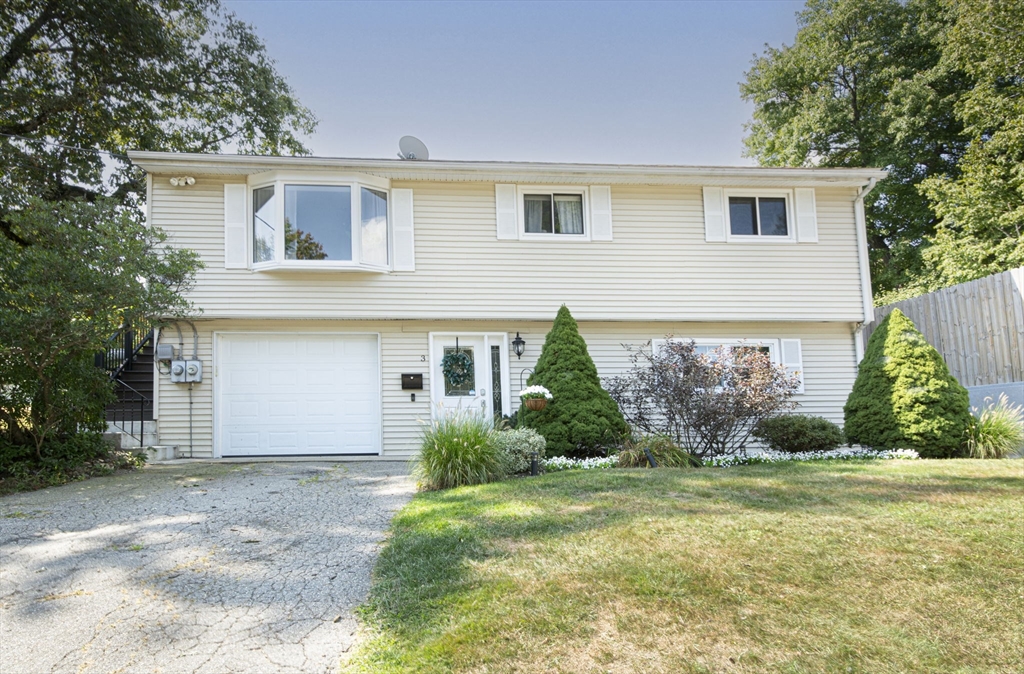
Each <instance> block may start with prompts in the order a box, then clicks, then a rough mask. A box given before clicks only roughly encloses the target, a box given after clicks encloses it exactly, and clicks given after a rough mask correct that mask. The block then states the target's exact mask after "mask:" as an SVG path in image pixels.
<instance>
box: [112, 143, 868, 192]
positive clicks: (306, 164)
mask: <svg viewBox="0 0 1024 674" xmlns="http://www.w3.org/2000/svg"><path fill="white" fill-rule="evenodd" d="M128 156H129V158H130V159H131V160H132V162H133V163H135V164H136V165H137V166H140V167H141V168H143V169H144V170H146V171H148V172H150V173H163V172H177V171H182V170H191V171H194V172H197V173H202V174H206V175H216V174H218V173H222V174H241V175H247V174H254V173H260V172H263V171H272V170H276V169H338V168H347V169H355V170H362V171H373V172H380V173H382V174H393V175H401V176H409V177H410V179H415V176H417V175H423V176H424V177H426V176H428V175H430V174H434V175H437V174H462V175H466V174H491V175H493V174H527V175H529V174H535V175H539V176H542V175H551V174H563V175H577V176H585V175H592V176H601V175H606V176H623V177H635V178H637V177H652V178H687V177H689V178H695V177H718V178H746V179H756V178H779V177H781V176H782V175H785V176H787V177H788V178H791V179H796V180H812V181H822V182H835V183H843V184H847V185H849V184H866V183H867V182H868V181H869V180H871V179H872V178H874V179H875V180H880V179H882V178H884V177H885V176H886V175H888V172H887V171H885V170H882V169H877V168H790V167H763V166H687V165H671V164H578V163H557V162H499V161H461V160H460V161H452V160H438V159H429V160H405V159H360V158H344V157H311V156H300V157H290V156H283V157H282V156H261V155H241V154H239V155H234V154H192V153H179V152H149V151H139V150H130V151H129V152H128ZM427 179H429V178H427ZM481 179H485V178H481Z"/></svg>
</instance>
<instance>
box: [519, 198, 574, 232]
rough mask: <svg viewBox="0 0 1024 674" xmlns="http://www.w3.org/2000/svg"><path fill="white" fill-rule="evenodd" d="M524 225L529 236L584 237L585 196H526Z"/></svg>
mask: <svg viewBox="0 0 1024 674" xmlns="http://www.w3.org/2000/svg"><path fill="white" fill-rule="evenodd" d="M523 224H524V231H525V232H526V233H527V234H569V235H577V236H583V234H584V231H583V195H582V194H533V193H531V194H524V195H523Z"/></svg>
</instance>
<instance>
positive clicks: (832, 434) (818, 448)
mask: <svg viewBox="0 0 1024 674" xmlns="http://www.w3.org/2000/svg"><path fill="white" fill-rule="evenodd" d="M753 435H754V437H755V438H757V439H758V440H761V441H763V442H764V443H765V444H766V445H768V448H769V449H772V450H774V451H776V452H828V451H831V450H833V449H835V448H837V447H838V446H839V445H841V444H843V441H844V437H843V430H842V429H841V428H839V426H836V425H835V424H834V423H832V422H831V421H829V420H828V419H822V418H821V417H811V416H807V415H804V414H786V415H783V416H781V417H773V418H771V419H764V420H762V421H761V423H759V424H758V425H757V428H755V429H754V433H753Z"/></svg>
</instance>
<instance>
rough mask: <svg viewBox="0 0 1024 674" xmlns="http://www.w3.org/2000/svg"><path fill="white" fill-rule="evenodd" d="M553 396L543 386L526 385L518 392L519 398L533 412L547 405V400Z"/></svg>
mask: <svg viewBox="0 0 1024 674" xmlns="http://www.w3.org/2000/svg"><path fill="white" fill-rule="evenodd" d="M553 397H554V396H552V395H551V391H549V390H547V389H546V388H544V387H543V386H527V387H526V388H524V389H523V390H522V391H520V392H519V399H520V400H522V401H523V404H524V405H526V407H527V408H528V409H531V410H533V411H534V412H540V411H541V410H542V409H544V408H545V407H547V406H548V401H549V400H551V398H553Z"/></svg>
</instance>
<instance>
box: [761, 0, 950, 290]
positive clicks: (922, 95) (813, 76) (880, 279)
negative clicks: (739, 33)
mask: <svg viewBox="0 0 1024 674" xmlns="http://www.w3.org/2000/svg"><path fill="white" fill-rule="evenodd" d="M951 21H952V19H951V17H950V13H949V11H948V8H947V7H946V6H944V5H943V4H942V3H941V2H940V1H939V0H908V1H906V2H900V1H899V0H809V2H808V3H807V6H806V8H805V9H804V11H802V12H801V13H800V14H799V15H798V22H799V31H798V32H797V35H796V40H795V41H794V43H793V44H792V45H790V46H783V47H781V48H771V47H768V48H766V51H765V53H764V54H763V56H761V57H760V58H757V59H756V60H755V62H754V63H753V66H752V68H751V69H750V70H749V71H748V72H747V74H746V80H745V81H744V82H743V83H742V84H741V93H742V96H743V98H744V99H745V100H747V101H751V102H753V103H754V113H753V121H752V122H751V123H750V124H749V125H748V135H747V137H746V140H745V142H746V146H747V153H748V154H749V155H750V156H753V157H755V158H756V159H757V160H758V161H759V162H760V163H761V164H763V165H767V166H831V167H837V166H838V167H842V166H877V167H883V168H886V169H888V170H889V172H890V175H889V177H888V178H886V179H885V180H884V181H882V182H881V183H880V184H879V185H878V186H877V187H876V189H875V190H874V191H873V192H872V193H871V194H870V195H869V196H868V198H867V200H866V204H865V206H866V212H867V217H868V243H869V246H870V253H871V265H872V277H873V282H874V289H875V292H876V293H884V292H886V291H890V290H892V289H894V288H899V287H901V286H903V285H905V284H907V283H908V282H910V281H911V280H913V279H914V278H915V276H916V275H917V274H918V273H919V271H920V267H921V258H920V248H921V245H922V243H924V242H925V241H926V238H927V237H929V236H931V235H933V234H934V233H935V228H936V225H937V222H938V218H937V216H936V214H935V212H934V210H933V208H932V207H931V205H930V204H929V202H928V200H927V198H926V197H925V196H924V195H923V194H922V193H921V191H920V189H919V186H920V185H921V183H922V181H924V180H925V179H927V178H929V177H934V176H950V177H956V176H957V175H958V174H959V168H958V162H959V161H960V158H961V157H962V156H963V154H964V152H965V151H966V148H967V140H968V137H967V135H966V133H965V130H964V125H963V123H962V121H961V120H960V118H959V117H958V116H957V115H956V113H955V106H956V103H957V101H958V100H959V98H960V97H961V96H962V94H963V92H964V91H965V90H966V89H967V88H968V77H967V75H966V74H965V73H964V72H963V70H962V69H961V68H960V67H959V64H958V63H957V62H955V61H950V60H943V58H942V40H943V37H944V33H945V31H946V30H947V29H948V27H949V25H950V23H951Z"/></svg>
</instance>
